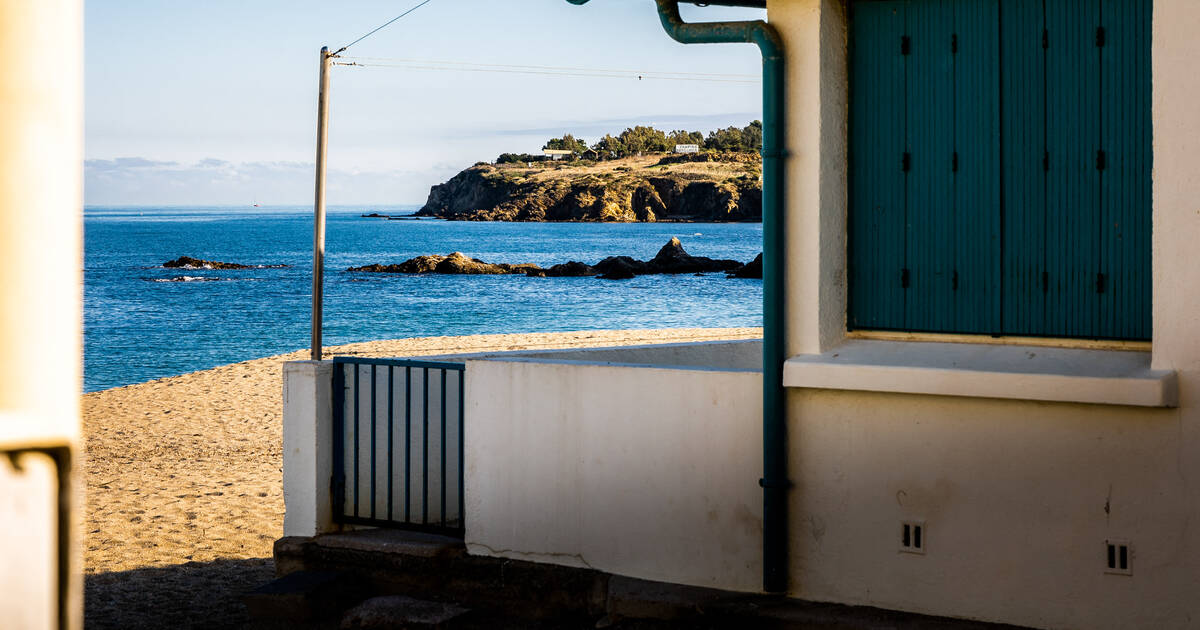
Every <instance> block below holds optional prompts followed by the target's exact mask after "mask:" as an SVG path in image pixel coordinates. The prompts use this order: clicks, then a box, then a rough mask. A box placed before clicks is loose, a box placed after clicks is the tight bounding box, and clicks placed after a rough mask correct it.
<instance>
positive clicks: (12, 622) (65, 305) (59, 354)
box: [0, 0, 83, 628]
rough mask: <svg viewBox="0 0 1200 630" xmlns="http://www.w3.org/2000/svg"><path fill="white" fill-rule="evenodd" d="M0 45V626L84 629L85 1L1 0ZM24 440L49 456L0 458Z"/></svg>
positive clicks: (27, 454)
mask: <svg viewBox="0 0 1200 630" xmlns="http://www.w3.org/2000/svg"><path fill="white" fill-rule="evenodd" d="M0 41H3V42H4V45H5V46H6V48H7V50H9V51H10V52H12V53H13V54H14V55H16V56H17V57H19V59H18V58H12V59H10V63H8V64H6V67H5V69H4V72H3V73H0V619H2V620H3V621H0V625H2V626H4V627H12V628H56V627H80V626H82V621H81V612H82V597H81V594H82V589H81V588H80V587H81V583H82V579H81V577H80V576H81V574H82V572H81V564H80V555H79V550H78V541H79V529H80V526H79V523H80V522H81V519H80V516H81V514H80V511H81V508H82V505H83V503H82V501H81V500H80V497H81V495H82V493H81V492H78V491H75V492H71V491H70V488H72V487H78V486H77V485H76V484H75V483H74V482H76V481H77V475H75V474H74V473H73V472H72V470H71V469H70V466H71V465H74V466H76V467H78V465H79V462H78V459H79V458H80V456H81V455H82V449H81V448H80V437H79V435H80V427H79V393H80V391H81V390H82V387H81V385H82V379H81V373H82V344H81V343H80V341H81V332H82V274H81V272H80V269H81V268H82V264H83V263H82V253H83V248H82V220H81V208H82V159H83V3H82V2H80V1H79V0H37V1H30V0H0ZM24 449H53V453H54V454H53V455H47V454H43V453H37V452H28V451H26V452H24V454H20V455H17V456H15V457H14V458H11V459H10V458H9V457H7V456H5V455H3V453H6V452H9V453H11V452H14V451H17V452H20V451H22V450H24ZM68 460H73V461H72V462H68ZM59 462H61V464H60V463H59ZM60 466H66V467H65V468H60ZM63 479H65V480H66V481H67V486H68V491H67V493H66V496H60V495H59V482H60V481H61V480H63ZM60 515H65V516H66V518H67V519H68V520H67V523H65V524H64V525H65V527H60V522H59V517H60ZM62 562H65V564H64V565H62V566H64V567H65V569H66V571H65V573H60V563H62Z"/></svg>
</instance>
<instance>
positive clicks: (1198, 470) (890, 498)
mask: <svg viewBox="0 0 1200 630" xmlns="http://www.w3.org/2000/svg"><path fill="white" fill-rule="evenodd" d="M768 11H769V15H770V21H771V22H772V23H773V24H775V25H776V26H777V27H778V28H779V29H780V31H781V33H782V35H783V37H784V40H785V45H786V46H787V47H788V55H789V56H788V60H789V64H790V66H789V71H788V77H789V81H790V84H789V87H788V90H789V92H788V94H789V109H788V115H789V117H790V119H789V124H788V138H789V143H790V146H789V149H790V150H791V152H792V158H791V159H790V160H789V164H788V173H789V177H790V181H789V186H790V188H789V191H788V202H789V208H788V221H789V232H788V234H789V239H790V243H789V252H788V257H789V265H790V266H789V269H788V274H789V276H788V290H789V298H788V304H789V307H790V308H791V309H792V312H791V315H790V327H789V332H790V334H791V340H790V347H789V354H790V355H793V356H797V355H806V356H812V355H817V354H820V353H823V352H825V353H834V354H836V353H837V350H838V348H839V347H841V345H842V344H843V343H844V342H845V332H844V331H845V298H844V296H845V294H846V280H845V273H844V269H845V247H844V245H845V238H846V229H845V218H844V217H845V212H846V201H845V190H846V188H845V165H846V150H845V134H846V84H847V81H846V79H847V74H846V72H847V71H846V60H845V54H846V10H845V7H844V5H843V4H842V3H841V2H838V1H836V0H769V3H768ZM1153 28H1154V43H1153V74H1154V76H1153V83H1154V101H1153V102H1154V105H1153V107H1154V110H1153V124H1154V152H1155V154H1154V163H1155V167H1154V183H1153V190H1154V208H1153V213H1154V214H1153V225H1154V236H1153V244H1154V263H1153V264H1154V267H1153V274H1154V340H1153V348H1152V351H1151V357H1150V360H1149V361H1148V363H1150V364H1152V366H1153V368H1154V369H1155V370H1174V371H1175V372H1176V376H1177V378H1178V392H1179V399H1178V407H1177V408H1173V409H1169V408H1160V409H1139V408H1133V407H1125V406H1117V405H1098V404H1096V405H1088V404H1075V403H1055V402H1028V401H1019V400H1013V401H1002V400H995V399H983V398H972V397H968V396H932V395H917V394H905V393H881V392H871V391H832V390H827V389H804V388H793V389H791V390H789V399H788V415H789V420H788V432H789V435H788V440H789V456H790V458H791V461H790V475H791V479H792V481H793V482H794V483H795V484H796V486H795V489H794V491H793V494H792V498H791V503H790V511H791V513H790V518H791V538H790V554H791V557H790V561H791V573H790V576H791V587H790V593H791V594H792V595H793V596H797V597H803V598H806V599H813V600H821V601H836V602H844V603H852V604H867V605H874V606H882V607H887V608H895V609H902V610H910V611H917V612H925V613H932V614H940V615H951V616H959V617H968V618H978V619H986V620H993V621H1004V622H1010V623H1017V624H1026V625H1032V626H1037V627H1047V628H1060V627H1061V628H1067V627H1075V628H1129V627H1155V628H1184V627H1194V626H1195V625H1196V623H1198V622H1197V620H1198V619H1200V600H1197V598H1196V597H1195V596H1194V584H1195V576H1196V575H1200V553H1198V552H1200V531H1197V530H1196V528H1194V527H1191V526H1190V523H1191V522H1192V521H1196V520H1198V519H1200V505H1198V504H1197V499H1196V496H1197V491H1198V490H1200V488H1198V487H1197V482H1196V480H1198V479H1200V408H1198V407H1197V399H1196V397H1195V395H1194V392H1195V391H1196V389H1197V387H1198V386H1200V318H1198V316H1197V313H1200V265H1197V264H1196V263H1195V260H1194V255H1193V251H1192V250H1193V248H1194V243H1195V242H1197V241H1198V240H1200V204H1198V202H1197V199H1200V175H1197V173H1198V172H1200V170H1198V169H1197V166H1196V164H1197V162H1196V160H1197V158H1196V156H1197V155H1200V116H1197V114H1196V112H1197V109H1196V106H1195V103H1196V100H1197V96H1198V95H1200V78H1198V75H1197V74H1196V73H1195V71H1194V67H1193V66H1194V60H1195V59H1196V58H1197V53H1198V52H1200V50H1197V48H1198V47H1200V44H1197V43H1196V40H1195V38H1194V36H1193V35H1194V33H1195V32H1196V31H1197V29H1198V28H1200V3H1196V2H1194V1H1193V0H1156V1H1155V5H1154V27H1153ZM958 341H960V342H962V341H966V342H970V340H969V339H960V340H958ZM881 343H882V342H881ZM911 343H912V344H914V345H920V342H919V341H913V342H911ZM1070 343H1071V342H1064V344H1065V345H1070ZM1037 350H1038V349H1030V352H1031V353H1034V354H1035V353H1036V352H1037ZM914 354H920V353H919V352H914ZM926 354H927V353H926ZM1101 354H1103V353H1101ZM1098 360H1099V361H1105V360H1106V359H1105V358H1104V356H1100V358H1099V359H1098ZM1114 362H1115V359H1114ZM940 367H942V368H944V369H947V370H953V369H955V366H953V365H946V366H940ZM1042 367H1044V366H1042ZM1029 369H1030V371H1031V373H1037V372H1038V371H1039V370H1040V369H1041V368H1039V365H1038V362H1037V361H1036V360H1033V361H1031V362H1030V368H1029ZM932 378H936V376H932ZM904 520H909V521H924V522H925V523H926V528H927V529H926V538H927V541H926V542H927V549H926V553H925V554H923V555H917V554H909V553H900V552H899V551H898V547H899V542H900V540H899V539H900V523H901V521H904ZM1108 539H1122V540H1126V541H1128V542H1129V543H1130V545H1131V547H1132V550H1133V557H1132V575H1112V574H1108V573H1106V572H1105V569H1106V563H1105V547H1104V545H1105V541H1106V540H1108Z"/></svg>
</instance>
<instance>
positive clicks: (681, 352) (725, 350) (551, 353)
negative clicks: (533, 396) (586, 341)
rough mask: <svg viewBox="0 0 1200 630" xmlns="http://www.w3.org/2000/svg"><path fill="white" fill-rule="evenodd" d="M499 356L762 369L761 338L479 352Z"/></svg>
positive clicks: (645, 364)
mask: <svg viewBox="0 0 1200 630" xmlns="http://www.w3.org/2000/svg"><path fill="white" fill-rule="evenodd" d="M484 356H488V357H497V356H501V357H504V358H508V359H518V358H524V359H529V360H533V361H583V362H585V363H593V364H595V363H611V364H621V365H642V366H658V367H662V366H671V367H698V368H702V369H705V370H714V369H716V370H750V371H759V372H761V371H762V341H761V340H758V339H754V340H746V341H703V342H699V343H664V344H654V345H648V346H620V347H615V348H586V349H579V350H538V351H534V352H509V353H503V354H497V353H491V354H487V355H479V357H480V358H482V357H484Z"/></svg>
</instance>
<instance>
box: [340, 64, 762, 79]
mask: <svg viewBox="0 0 1200 630" xmlns="http://www.w3.org/2000/svg"><path fill="white" fill-rule="evenodd" d="M342 59H343V60H341V61H337V62H334V65H339V66H352V67H360V68H396V69H404V70H433V71H449V72H494V73H505V74H533V75H543V76H558V77H589V78H608V79H638V80H660V81H704V82H713V83H743V84H755V83H758V82H759V79H758V77H757V75H748V74H719V73H703V72H659V71H645V70H642V71H639V70H618V69H607V68H577V67H566V66H564V67H556V66H537V65H515V64H484V63H470V62H463V61H429V60H417V59H412V60H406V59H394V60H387V61H395V62H397V63H387V62H374V61H368V59H369V58H366V57H346V58H342ZM360 59H361V60H362V61H359V60H360ZM375 59H385V58H375Z"/></svg>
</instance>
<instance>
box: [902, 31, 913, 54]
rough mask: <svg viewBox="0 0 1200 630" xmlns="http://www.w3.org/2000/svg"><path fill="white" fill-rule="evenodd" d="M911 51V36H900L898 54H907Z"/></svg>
mask: <svg viewBox="0 0 1200 630" xmlns="http://www.w3.org/2000/svg"><path fill="white" fill-rule="evenodd" d="M910 52H912V38H910V37H909V36H908V35H901V36H900V54H901V55H907V54H908V53H910Z"/></svg>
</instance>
